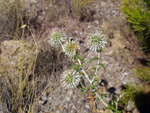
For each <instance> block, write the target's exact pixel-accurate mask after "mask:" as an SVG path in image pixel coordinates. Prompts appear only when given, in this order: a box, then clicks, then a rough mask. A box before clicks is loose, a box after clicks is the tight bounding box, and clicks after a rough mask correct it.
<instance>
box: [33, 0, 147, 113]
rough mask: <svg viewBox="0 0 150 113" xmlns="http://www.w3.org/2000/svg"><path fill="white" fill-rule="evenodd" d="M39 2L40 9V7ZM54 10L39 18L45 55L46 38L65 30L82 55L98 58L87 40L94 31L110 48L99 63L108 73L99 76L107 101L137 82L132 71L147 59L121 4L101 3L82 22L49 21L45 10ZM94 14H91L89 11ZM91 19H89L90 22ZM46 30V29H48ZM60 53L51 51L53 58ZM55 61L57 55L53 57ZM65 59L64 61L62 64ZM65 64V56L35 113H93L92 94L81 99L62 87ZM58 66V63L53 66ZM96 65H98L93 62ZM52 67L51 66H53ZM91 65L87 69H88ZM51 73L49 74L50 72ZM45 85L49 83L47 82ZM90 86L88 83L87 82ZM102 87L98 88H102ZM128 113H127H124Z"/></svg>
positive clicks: (116, 0) (111, 0)
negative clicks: (125, 85)
mask: <svg viewBox="0 0 150 113" xmlns="http://www.w3.org/2000/svg"><path fill="white" fill-rule="evenodd" d="M40 4H41V3H40V2H39V3H37V7H40ZM48 7H51V6H46V7H44V8H43V10H42V11H41V13H40V15H39V16H38V17H37V20H36V21H37V22H38V23H40V24H41V26H40V32H38V33H37V34H39V35H40V33H41V32H45V34H44V35H43V36H42V38H40V39H39V38H37V42H38V43H39V44H40V45H41V48H42V50H43V51H47V50H48V48H49V45H48V43H47V36H48V34H49V33H51V32H52V31H53V30H56V29H60V30H61V29H62V28H65V31H66V33H67V35H68V36H69V37H72V39H73V40H75V41H76V42H78V44H79V45H80V51H79V53H80V55H81V56H82V57H84V58H86V59H90V58H93V57H95V56H96V54H95V53H94V52H92V51H90V50H89V42H88V40H87V36H88V35H89V33H93V32H95V31H102V32H103V34H105V35H106V36H107V42H108V43H107V46H106V48H105V49H104V52H102V53H101V59H100V62H101V63H103V64H104V66H105V67H106V72H104V71H103V68H102V69H101V70H100V71H99V72H98V78H99V79H101V80H102V81H103V82H104V84H105V87H106V89H105V91H106V93H107V97H105V99H104V101H106V102H107V103H109V101H110V100H111V99H112V98H113V97H114V96H115V95H119V94H121V89H122V85H124V84H127V83H133V82H136V81H137V80H136V79H135V78H134V77H133V76H132V74H133V72H132V70H133V68H134V67H135V66H137V65H141V64H140V61H142V59H145V58H146V56H144V53H143V52H142V51H141V50H140V45H139V43H138V41H137V40H136V39H135V36H134V33H133V32H132V31H131V30H130V28H129V27H128V25H127V23H126V21H125V17H124V15H123V14H122V13H121V9H120V8H121V1H120V0H101V1H100V2H98V3H94V4H93V5H92V10H93V11H94V13H92V12H88V11H87V12H86V13H87V15H88V16H87V17H86V16H85V17H84V16H83V17H81V18H82V19H81V20H82V21H81V22H80V23H78V22H77V19H75V18H73V17H71V16H64V17H63V16H62V17H61V18H59V20H58V21H57V22H53V21H49V20H48V19H47V17H46V15H44V14H45V12H44V9H46V8H48ZM89 11H91V10H89ZM88 17H89V18H88ZM45 26H46V27H45ZM55 52H58V48H52V54H53V53H54V54H55ZM52 56H53V57H55V56H54V55H52ZM62 59H64V60H62ZM64 62H70V61H68V60H67V58H66V56H64V55H63V54H62V55H61V56H60V57H58V61H57V63H58V66H61V64H62V66H63V68H61V69H60V70H59V69H58V71H59V72H56V73H55V72H54V74H53V75H51V76H52V77H51V79H50V80H49V79H48V80H49V81H50V84H49V90H48V91H47V92H46V93H44V94H43V96H42V97H41V98H40V100H39V101H38V106H37V107H36V108H35V113H37V112H39V113H92V112H93V111H92V110H93V108H92V105H91V104H90V100H89V98H88V97H89V92H85V93H83V95H82V96H81V95H80V91H79V90H78V89H70V90H68V89H65V88H63V87H62V86H61V84H60V77H61V73H62V72H63V71H65V69H67V68H68V67H69V66H70V64H69V63H68V64H67V66H66V64H65V63H64ZM54 63H56V62H54ZM94 63H96V62H94ZM50 66H52V65H50ZM87 67H88V65H85V69H86V68H87ZM49 71H50V70H49ZM49 71H47V73H46V74H45V75H42V76H44V77H43V78H42V79H41V80H43V81H44V78H47V77H45V76H50V75H49V74H48V72H49ZM48 80H47V81H48ZM47 81H46V82H47ZM86 82H87V81H86ZM101 87H102V86H99V88H101ZM95 105H96V109H97V111H98V112H99V113H101V112H103V111H105V106H104V105H103V104H102V103H101V102H99V101H95ZM125 110H126V111H132V112H133V113H137V112H138V111H136V109H135V108H134V107H133V108H132V107H130V106H128V107H127V108H126V109H125ZM105 112H106V113H107V111H105ZM124 112H125V111H124Z"/></svg>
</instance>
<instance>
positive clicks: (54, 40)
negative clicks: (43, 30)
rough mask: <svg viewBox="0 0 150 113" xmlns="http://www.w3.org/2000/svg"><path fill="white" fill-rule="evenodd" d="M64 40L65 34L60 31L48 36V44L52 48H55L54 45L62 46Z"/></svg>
mask: <svg viewBox="0 0 150 113" xmlns="http://www.w3.org/2000/svg"><path fill="white" fill-rule="evenodd" d="M66 39H67V37H66V33H63V32H61V31H56V32H53V33H52V34H51V35H50V36H49V41H48V43H49V44H50V45H52V46H55V45H59V44H62V43H63V42H65V40H66Z"/></svg>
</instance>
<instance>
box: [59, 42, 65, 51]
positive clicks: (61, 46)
mask: <svg viewBox="0 0 150 113" xmlns="http://www.w3.org/2000/svg"><path fill="white" fill-rule="evenodd" d="M59 43H60V45H61V47H62V49H63V51H65V49H64V46H63V45H62V43H61V41H60V40H59Z"/></svg>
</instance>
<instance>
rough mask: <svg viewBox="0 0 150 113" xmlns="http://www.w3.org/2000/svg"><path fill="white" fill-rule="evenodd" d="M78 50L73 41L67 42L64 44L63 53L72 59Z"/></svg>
mask: <svg viewBox="0 0 150 113" xmlns="http://www.w3.org/2000/svg"><path fill="white" fill-rule="evenodd" d="M78 48H79V47H78V45H77V43H76V42H75V41H69V42H66V43H65V44H64V52H65V54H66V55H68V56H69V57H74V56H75V55H76V52H77V49H78Z"/></svg>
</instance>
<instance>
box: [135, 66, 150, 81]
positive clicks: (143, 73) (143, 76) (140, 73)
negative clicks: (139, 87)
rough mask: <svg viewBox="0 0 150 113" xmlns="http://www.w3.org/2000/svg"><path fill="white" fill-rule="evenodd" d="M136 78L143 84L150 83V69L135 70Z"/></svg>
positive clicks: (140, 68)
mask: <svg viewBox="0 0 150 113" xmlns="http://www.w3.org/2000/svg"><path fill="white" fill-rule="evenodd" d="M134 72H135V77H136V78H138V79H140V80H142V81H143V82H146V83H150V68H149V67H139V68H136V69H135V71H134Z"/></svg>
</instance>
